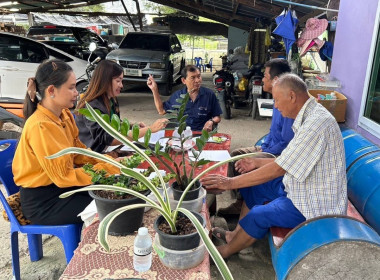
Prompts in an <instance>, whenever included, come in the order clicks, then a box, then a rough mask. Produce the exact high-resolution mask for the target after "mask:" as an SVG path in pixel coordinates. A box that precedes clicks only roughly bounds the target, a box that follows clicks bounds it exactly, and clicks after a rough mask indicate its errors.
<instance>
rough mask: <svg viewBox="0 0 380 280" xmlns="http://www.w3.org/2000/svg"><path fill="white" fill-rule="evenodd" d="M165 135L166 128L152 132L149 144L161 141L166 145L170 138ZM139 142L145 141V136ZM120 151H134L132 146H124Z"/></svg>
mask: <svg viewBox="0 0 380 280" xmlns="http://www.w3.org/2000/svg"><path fill="white" fill-rule="evenodd" d="M164 137H165V130H160V131H158V132H155V133H152V135H151V137H150V140H149V144H153V145H156V143H157V141H158V143H160V145H161V146H162V147H165V145H166V143H167V142H168V140H169V138H164ZM139 142H142V143H144V137H141V138H139ZM134 143H135V142H134ZM120 151H126V152H134V150H133V149H132V148H130V147H129V146H123V147H122V148H121V149H120Z"/></svg>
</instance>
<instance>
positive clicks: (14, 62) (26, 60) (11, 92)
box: [0, 32, 87, 99]
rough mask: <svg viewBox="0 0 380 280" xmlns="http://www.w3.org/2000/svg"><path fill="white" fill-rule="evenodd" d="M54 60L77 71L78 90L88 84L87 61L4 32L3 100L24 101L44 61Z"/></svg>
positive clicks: (0, 56) (0, 62) (0, 42)
mask: <svg viewBox="0 0 380 280" xmlns="http://www.w3.org/2000/svg"><path fill="white" fill-rule="evenodd" d="M54 58H56V59H60V60H62V61H65V62H67V63H68V64H69V65H70V66H71V67H72V68H73V70H74V73H75V75H76V77H77V89H78V90H79V89H81V88H83V87H84V86H85V85H86V84H87V76H86V66H87V63H86V61H84V60H82V59H79V58H76V57H74V56H72V55H69V54H67V53H65V52H63V51H61V50H59V49H56V48H53V47H51V46H48V45H45V44H43V43H40V42H37V41H34V40H32V39H28V38H25V37H21V36H18V35H14V34H10V33H3V32H2V33H0V97H8V98H9V97H10V98H15V99H24V98H25V94H26V89H27V81H28V78H30V77H34V75H35V73H36V70H37V67H38V66H39V65H40V63H41V62H43V61H44V60H46V59H54Z"/></svg>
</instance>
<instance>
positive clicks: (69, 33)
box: [27, 25, 112, 61]
mask: <svg viewBox="0 0 380 280" xmlns="http://www.w3.org/2000/svg"><path fill="white" fill-rule="evenodd" d="M27 37H29V38H33V39H35V40H38V41H40V42H43V43H45V44H48V45H50V46H53V47H55V48H57V49H60V50H62V51H64V52H66V53H68V54H71V55H73V56H76V57H78V58H81V59H84V60H87V59H88V57H89V56H90V55H91V52H90V51H89V50H88V47H89V45H90V43H91V42H94V43H96V44H97V46H98V47H97V49H96V51H95V52H94V53H93V55H91V57H90V60H91V61H92V60H94V59H95V58H96V57H100V58H102V59H105V57H106V55H107V54H108V52H109V51H111V50H112V48H111V46H109V45H108V42H107V41H106V40H103V39H102V37H100V36H99V35H98V34H96V33H95V32H93V31H92V30H90V29H87V28H83V27H71V26H57V25H43V26H32V27H30V28H29V30H28V32H27Z"/></svg>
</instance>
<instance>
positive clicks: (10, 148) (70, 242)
mask: <svg viewBox="0 0 380 280" xmlns="http://www.w3.org/2000/svg"><path fill="white" fill-rule="evenodd" d="M16 146H17V140H15V139H8V140H2V141H0V158H1V161H0V182H1V183H2V184H3V185H4V187H5V189H6V191H7V193H8V196H9V195H12V194H14V193H16V192H18V191H19V187H18V186H16V184H15V182H14V180H13V174H12V161H13V157H14V153H15V151H16ZM0 200H1V203H2V204H3V206H4V209H5V211H6V213H7V215H8V218H9V221H10V223H11V251H12V269H13V276H14V279H16V280H18V279H20V260H19V250H18V232H21V233H25V234H27V235H28V245H29V253H30V260H31V261H32V262H34V261H38V260H40V259H41V258H42V257H43V251H42V236H41V234H51V235H54V236H57V237H58V238H59V239H60V240H61V242H62V244H63V248H64V250H65V255H66V261H67V263H69V262H70V260H71V258H72V257H73V255H74V250H75V249H76V248H77V246H78V243H79V241H80V235H81V231H82V224H67V225H55V226H45V225H20V223H19V222H18V220H17V218H16V216H15V215H14V213H13V211H12V209H11V207H10V206H9V204H8V202H7V200H6V199H5V196H4V195H3V193H2V192H1V191H0Z"/></svg>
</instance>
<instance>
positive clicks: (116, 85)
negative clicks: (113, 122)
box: [75, 60, 167, 153]
mask: <svg viewBox="0 0 380 280" xmlns="http://www.w3.org/2000/svg"><path fill="white" fill-rule="evenodd" d="M123 73H124V72H123V67H121V66H120V65H119V64H117V63H116V62H114V61H111V60H103V61H101V62H100V63H99V64H98V65H97V67H96V68H95V71H94V73H93V75H92V78H91V81H90V84H89V86H88V89H87V91H86V92H85V93H84V96H83V98H81V100H80V101H79V103H78V106H77V108H76V115H77V116H76V118H75V122H76V124H77V126H78V128H79V138H80V140H81V141H82V142H83V143H84V144H85V145H86V146H87V147H90V148H91V149H92V150H93V151H96V152H100V153H101V152H104V150H105V149H106V148H107V147H108V146H114V145H119V144H121V143H120V142H119V141H118V140H116V139H114V138H113V137H112V136H111V135H109V134H108V133H107V132H106V131H105V130H104V129H103V128H102V127H101V126H100V125H99V124H98V123H96V122H93V121H90V120H88V119H87V118H86V117H84V116H83V115H81V114H79V113H78V110H79V109H81V108H83V107H85V105H86V102H87V103H89V104H90V105H91V107H92V108H94V109H99V110H100V112H101V113H102V114H109V116H110V118H112V115H113V114H117V115H118V116H119V117H120V111H119V103H118V101H117V96H118V95H119V94H120V92H121V90H122V88H123V76H124V74H123ZM166 123H167V119H158V120H156V121H155V122H154V123H153V124H152V125H151V126H145V125H144V123H139V125H140V135H139V137H142V136H144V134H145V133H146V132H147V130H148V129H149V128H150V130H151V131H152V132H157V131H159V130H161V129H163V128H164V127H165V125H166Z"/></svg>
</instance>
